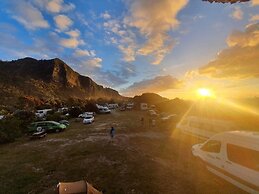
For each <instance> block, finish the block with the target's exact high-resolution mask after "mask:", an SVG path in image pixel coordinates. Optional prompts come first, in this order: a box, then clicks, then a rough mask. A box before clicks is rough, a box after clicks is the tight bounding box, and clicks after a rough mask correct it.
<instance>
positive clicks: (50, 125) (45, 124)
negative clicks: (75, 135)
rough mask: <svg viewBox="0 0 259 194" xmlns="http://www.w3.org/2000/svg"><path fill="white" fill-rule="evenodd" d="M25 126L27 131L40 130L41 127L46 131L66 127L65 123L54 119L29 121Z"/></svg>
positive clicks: (62, 129) (60, 129)
mask: <svg viewBox="0 0 259 194" xmlns="http://www.w3.org/2000/svg"><path fill="white" fill-rule="evenodd" d="M27 128H28V131H29V133H33V132H36V131H41V130H42V129H45V130H46V132H60V131H64V130H65V129H66V125H64V124H61V123H58V122H55V121H40V122H34V123H31V124H30V125H29V126H28V127H27Z"/></svg>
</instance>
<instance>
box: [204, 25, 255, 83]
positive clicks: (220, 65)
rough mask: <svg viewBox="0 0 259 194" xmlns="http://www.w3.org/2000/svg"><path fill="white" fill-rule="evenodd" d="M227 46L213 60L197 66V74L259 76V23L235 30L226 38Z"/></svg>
mask: <svg viewBox="0 0 259 194" xmlns="http://www.w3.org/2000/svg"><path fill="white" fill-rule="evenodd" d="M227 43H228V45H229V48H227V49H225V50H223V51H221V52H220V53H219V54H218V56H217V58H216V59H215V60H214V61H211V62H210V63H208V64H207V65H205V66H203V67H201V68H199V74H203V75H207V76H210V77H214V78H230V79H232V78H235V79H245V78H259V60H258V58H259V23H257V24H251V25H249V26H247V27H246V30H245V31H244V32H240V31H235V32H233V33H232V34H231V35H230V36H229V37H228V39H227Z"/></svg>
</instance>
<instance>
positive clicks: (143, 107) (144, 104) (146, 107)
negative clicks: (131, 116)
mask: <svg viewBox="0 0 259 194" xmlns="http://www.w3.org/2000/svg"><path fill="white" fill-rule="evenodd" d="M147 109H148V106H147V103H140V110H147Z"/></svg>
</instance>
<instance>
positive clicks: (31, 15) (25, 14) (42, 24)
mask: <svg viewBox="0 0 259 194" xmlns="http://www.w3.org/2000/svg"><path fill="white" fill-rule="evenodd" d="M13 8H14V10H13V11H11V14H12V18H14V19H15V20H16V21H18V22H19V23H21V24H22V25H23V26H24V27H25V28H27V29H29V30H35V29H37V28H49V23H48V22H47V20H45V19H44V17H43V15H42V14H41V12H40V10H38V9H37V8H36V7H34V6H33V5H32V4H30V3H29V2H26V1H23V0H20V1H17V2H14V4H13Z"/></svg>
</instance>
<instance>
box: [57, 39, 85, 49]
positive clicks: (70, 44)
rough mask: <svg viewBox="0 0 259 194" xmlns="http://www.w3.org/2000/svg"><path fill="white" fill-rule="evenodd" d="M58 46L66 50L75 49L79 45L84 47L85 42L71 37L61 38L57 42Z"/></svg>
mask: <svg viewBox="0 0 259 194" xmlns="http://www.w3.org/2000/svg"><path fill="white" fill-rule="evenodd" d="M59 44H60V45H61V46H64V47H66V48H77V47H78V46H79V45H84V44H85V42H84V41H83V40H80V39H77V38H74V37H71V38H61V39H60V41H59Z"/></svg>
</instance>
